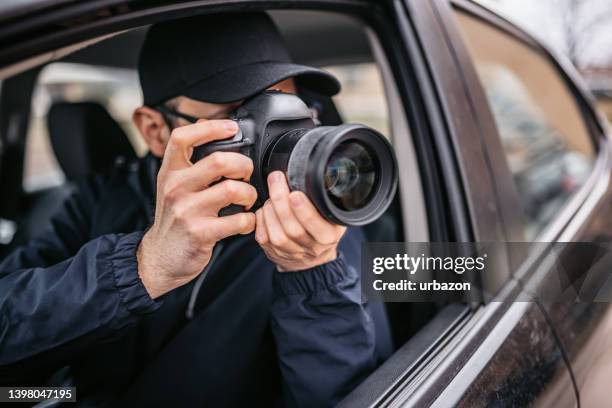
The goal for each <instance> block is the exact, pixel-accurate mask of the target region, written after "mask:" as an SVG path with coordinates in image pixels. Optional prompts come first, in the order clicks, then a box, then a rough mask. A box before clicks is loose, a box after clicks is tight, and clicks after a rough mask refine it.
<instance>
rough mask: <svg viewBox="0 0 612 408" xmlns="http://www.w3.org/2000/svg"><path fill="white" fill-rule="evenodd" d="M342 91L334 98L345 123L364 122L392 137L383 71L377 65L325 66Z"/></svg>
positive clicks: (371, 63)
mask: <svg viewBox="0 0 612 408" xmlns="http://www.w3.org/2000/svg"><path fill="white" fill-rule="evenodd" d="M325 69H326V70H328V71H329V72H331V73H332V74H334V75H335V76H336V78H338V80H339V81H340V83H341V84H342V92H340V93H339V94H338V95H336V96H334V97H333V100H334V103H335V105H336V108H337V109H338V111H339V113H340V115H341V116H342V119H344V121H345V122H352V123H362V124H364V125H368V126H370V127H373V128H374V129H376V130H378V131H379V132H380V133H382V134H383V135H385V136H387V137H389V113H388V109H387V100H386V98H385V90H384V87H383V81H382V78H381V74H380V69H379V68H378V66H377V65H376V63H374V62H368V63H360V64H345V65H334V66H328V67H325Z"/></svg>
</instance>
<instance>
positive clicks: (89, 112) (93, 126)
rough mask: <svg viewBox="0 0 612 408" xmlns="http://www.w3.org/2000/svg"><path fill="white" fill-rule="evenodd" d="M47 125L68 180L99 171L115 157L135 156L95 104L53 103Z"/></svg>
mask: <svg viewBox="0 0 612 408" xmlns="http://www.w3.org/2000/svg"><path fill="white" fill-rule="evenodd" d="M47 126H48V129H49V138H50V140H51V145H52V147H53V151H54V152H55V156H56V158H57V161H58V163H59V165H60V166H61V168H62V170H63V171H64V174H65V175H66V178H67V179H68V180H76V179H80V178H83V177H86V176H88V175H90V174H93V173H96V172H100V171H103V170H105V169H106V168H108V167H110V166H111V165H112V164H113V163H114V161H115V159H116V158H117V157H119V156H123V157H124V158H126V159H130V158H134V157H136V153H135V152H134V148H133V147H132V145H131V144H130V142H129V140H128V138H127V136H126V134H125V133H124V132H123V130H122V129H121V127H119V125H118V124H117V122H115V120H114V119H113V118H112V117H111V116H110V115H109V114H108V112H107V111H106V109H104V108H103V107H102V106H101V105H99V104H97V103H94V102H77V103H69V102H60V103H55V104H53V105H52V106H51V108H50V109H49V114H48V115H47Z"/></svg>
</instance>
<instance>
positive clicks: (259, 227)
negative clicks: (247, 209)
mask: <svg viewBox="0 0 612 408" xmlns="http://www.w3.org/2000/svg"><path fill="white" fill-rule="evenodd" d="M255 241H257V243H259V245H267V244H268V232H267V231H266V220H265V219H264V215H263V209H261V208H260V209H259V210H257V211H255Z"/></svg>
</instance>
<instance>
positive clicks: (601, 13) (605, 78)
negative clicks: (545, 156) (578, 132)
mask: <svg viewBox="0 0 612 408" xmlns="http://www.w3.org/2000/svg"><path fill="white" fill-rule="evenodd" d="M478 2H479V3H481V4H483V5H485V6H487V7H489V8H491V9H493V10H495V11H496V12H497V13H499V14H501V15H503V16H504V17H506V18H507V19H508V20H510V21H512V22H513V23H515V24H516V25H519V26H520V27H521V28H523V29H525V30H527V31H528V32H529V33H530V34H531V35H533V36H534V37H535V38H536V39H538V40H539V41H541V42H543V43H544V44H546V45H547V46H548V47H549V48H550V49H552V50H553V51H554V52H555V53H556V54H560V55H563V56H565V58H566V59H567V61H568V62H569V63H571V64H573V65H574V66H575V67H576V68H577V69H578V71H579V72H580V74H581V75H582V77H583V79H584V81H585V83H586V85H587V87H588V88H589V89H590V90H591V92H593V94H594V96H595V97H596V98H597V105H598V107H599V108H600V110H601V111H602V112H603V113H604V114H605V115H606V117H607V118H608V120H609V121H612V1H610V0H537V1H533V0H478Z"/></svg>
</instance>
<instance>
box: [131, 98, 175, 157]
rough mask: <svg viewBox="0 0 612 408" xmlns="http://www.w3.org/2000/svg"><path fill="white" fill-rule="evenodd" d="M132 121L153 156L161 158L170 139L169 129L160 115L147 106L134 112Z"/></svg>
mask: <svg viewBox="0 0 612 408" xmlns="http://www.w3.org/2000/svg"><path fill="white" fill-rule="evenodd" d="M132 121H133V122H134V125H136V127H137V128H138V130H139V131H140V134H141V135H142V137H143V139H144V141H145V143H146V144H147V146H149V149H150V150H151V153H153V155H155V156H157V157H159V158H161V157H163V155H164V151H165V150H166V143H167V142H168V139H169V138H170V129H168V125H167V124H166V121H165V120H164V117H163V116H162V114H161V113H159V112H158V111H156V110H155V109H151V108H149V107H147V106H141V107H139V108H136V109H135V110H134V113H133V114H132Z"/></svg>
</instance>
